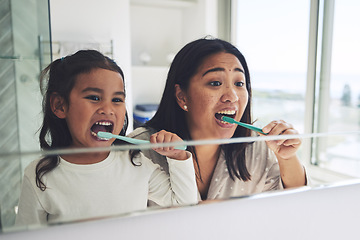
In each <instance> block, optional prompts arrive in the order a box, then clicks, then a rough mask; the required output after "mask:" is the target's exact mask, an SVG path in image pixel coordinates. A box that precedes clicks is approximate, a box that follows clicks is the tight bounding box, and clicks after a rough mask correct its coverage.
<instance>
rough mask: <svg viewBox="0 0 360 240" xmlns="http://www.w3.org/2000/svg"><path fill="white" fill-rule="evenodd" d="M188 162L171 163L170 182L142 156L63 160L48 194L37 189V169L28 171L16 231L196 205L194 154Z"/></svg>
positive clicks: (48, 179)
mask: <svg viewBox="0 0 360 240" xmlns="http://www.w3.org/2000/svg"><path fill="white" fill-rule="evenodd" d="M187 154H188V159H187V160H184V161H179V160H174V159H168V164H169V169H170V177H169V175H168V174H166V173H165V172H164V171H163V170H161V169H160V166H159V165H158V164H154V163H153V162H152V161H150V160H149V159H148V158H146V157H145V156H144V155H143V154H142V153H140V156H139V157H137V158H134V162H135V163H141V165H140V166H134V165H133V164H132V163H131V161H130V157H129V151H118V152H110V154H109V156H108V157H107V158H106V159H105V160H103V161H101V162H99V163H95V164H88V165H80V164H72V163H69V162H67V161H65V160H64V159H61V158H60V163H59V165H58V166H57V167H56V168H55V169H53V170H52V171H50V172H48V173H47V174H45V175H44V176H43V178H42V181H43V182H44V184H45V185H46V190H45V191H41V190H40V189H39V188H38V187H37V186H36V181H35V168H36V164H37V163H38V161H39V160H36V161H33V162H32V163H30V164H29V166H27V168H26V169H25V174H24V179H23V184H22V191H21V195H20V200H19V211H18V215H17V217H16V224H17V225H20V224H22V225H24V224H39V223H40V224H43V223H48V222H49V223H52V222H63V221H72V220H79V219H88V218H95V217H103V216H109V215H116V214H121V213H127V212H131V211H136V210H143V209H146V207H147V201H148V200H151V201H154V202H156V203H157V204H159V205H160V206H170V205H179V204H194V203H197V186H196V180H195V171H194V167H193V162H192V156H191V153H189V152H187Z"/></svg>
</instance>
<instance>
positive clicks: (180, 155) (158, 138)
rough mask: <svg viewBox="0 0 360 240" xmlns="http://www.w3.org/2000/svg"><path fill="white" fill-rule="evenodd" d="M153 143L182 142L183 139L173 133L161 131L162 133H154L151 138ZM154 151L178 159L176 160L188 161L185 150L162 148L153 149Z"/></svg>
mask: <svg viewBox="0 0 360 240" xmlns="http://www.w3.org/2000/svg"><path fill="white" fill-rule="evenodd" d="M150 142H151V143H170V142H182V139H181V138H180V137H179V136H178V135H176V134H174V133H171V132H167V131H165V130H161V131H160V132H157V133H154V134H153V135H151V136H150ZM153 150H154V151H156V152H158V153H159V154H161V155H163V156H166V157H169V158H172V159H176V160H186V159H188V156H187V153H186V151H185V150H178V149H174V147H173V146H171V147H161V148H153Z"/></svg>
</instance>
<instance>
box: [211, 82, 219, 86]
mask: <svg viewBox="0 0 360 240" xmlns="http://www.w3.org/2000/svg"><path fill="white" fill-rule="evenodd" d="M210 85H211V86H220V85H221V82H219V81H213V82H211V83H210Z"/></svg>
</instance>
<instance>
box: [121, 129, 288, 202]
mask: <svg viewBox="0 0 360 240" xmlns="http://www.w3.org/2000/svg"><path fill="white" fill-rule="evenodd" d="M154 132H155V131H154V130H152V129H146V128H143V127H141V128H137V129H135V131H133V132H132V133H130V134H129V135H128V136H129V137H133V138H137V139H144V140H148V139H149V138H150V135H151V134H153V133H154ZM142 152H143V154H144V155H145V156H146V157H148V158H150V159H151V160H152V161H153V162H154V163H157V164H159V165H160V166H161V167H162V168H163V170H164V171H166V172H167V173H168V165H167V161H166V158H165V157H163V156H161V155H160V154H158V153H156V152H155V151H153V150H143V151H142ZM245 157H246V167H247V169H248V171H249V173H250V174H251V180H249V181H246V182H244V181H243V180H240V179H238V178H236V177H235V179H234V180H232V179H231V177H230V175H229V172H228V169H227V166H226V161H225V157H224V153H223V152H221V154H220V157H219V159H218V161H217V164H216V167H215V171H214V174H213V176H212V179H211V183H210V187H209V191H208V196H207V200H212V199H227V198H229V197H240V196H247V195H251V194H255V193H261V192H265V191H270V190H277V189H283V185H282V182H281V178H280V169H279V164H278V162H277V159H276V156H275V154H274V153H273V152H272V151H271V150H270V149H269V148H268V147H267V145H266V143H265V142H264V141H259V142H253V143H250V144H248V146H247V148H246V152H245ZM199 196H200V195H199Z"/></svg>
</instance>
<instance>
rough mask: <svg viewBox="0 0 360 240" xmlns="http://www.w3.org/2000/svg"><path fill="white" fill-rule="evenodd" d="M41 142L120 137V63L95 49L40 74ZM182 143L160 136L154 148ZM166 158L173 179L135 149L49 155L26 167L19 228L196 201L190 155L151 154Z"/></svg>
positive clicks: (105, 142) (51, 145)
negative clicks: (109, 135) (101, 134)
mask: <svg viewBox="0 0 360 240" xmlns="http://www.w3.org/2000/svg"><path fill="white" fill-rule="evenodd" d="M47 76H48V82H47V89H46V93H45V97H44V101H43V109H44V110H43V111H44V120H43V125H42V127H41V131H40V145H41V148H42V149H44V150H49V149H58V148H88V147H107V146H110V145H111V144H112V143H113V142H114V139H102V138H99V137H97V132H99V131H104V132H110V133H113V134H120V135H125V132H126V128H127V114H126V108H125V86H124V75H123V72H122V70H121V69H120V68H119V66H118V65H117V64H116V63H115V62H114V61H112V60H110V59H109V58H108V57H105V56H104V55H102V54H101V53H99V52H97V51H95V50H83V51H78V52H77V53H75V54H74V55H71V56H67V57H65V58H62V59H58V60H56V61H54V62H53V63H51V64H50V65H49V66H48V67H47V68H46V69H45V70H44V71H43V73H42V77H41V80H42V82H43V81H44V80H45V78H47ZM174 141H181V139H180V138H179V137H178V136H177V135H175V134H172V133H169V132H166V131H160V132H158V133H156V134H154V135H152V136H151V137H150V142H152V143H165V142H174ZM154 150H155V151H157V152H158V153H159V154H162V155H163V156H165V157H167V161H168V163H169V168H170V177H168V175H167V174H166V173H165V172H164V171H162V170H161V169H160V167H159V165H155V164H153V163H152V162H151V161H150V160H149V159H147V158H145V157H144V156H143V155H142V154H139V155H137V154H134V152H132V151H130V152H129V151H124V152H113V151H110V152H96V153H77V154H76V153H74V154H69V155H59V156H46V157H44V158H42V159H41V160H37V161H34V162H32V163H31V164H30V165H29V166H28V167H27V168H26V170H25V175H24V179H23V185H22V192H21V196H20V200H19V211H18V215H17V219H16V222H17V224H35V223H47V222H59V221H69V220H75V219H84V218H92V217H99V216H106V215H113V214H119V213H124V212H130V211H134V210H140V209H145V208H146V206H147V201H148V200H151V201H154V202H156V203H158V204H159V205H161V206H169V205H172V204H192V203H196V202H197V190H196V181H195V173H194V168H193V163H192V156H191V154H190V153H189V152H186V151H183V150H176V149H174V148H173V147H164V148H157V149H154Z"/></svg>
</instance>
